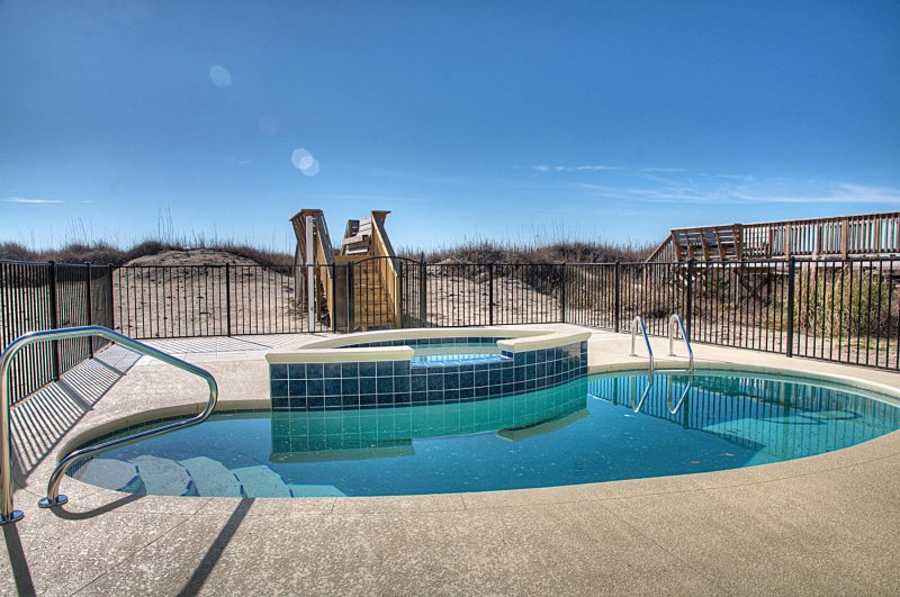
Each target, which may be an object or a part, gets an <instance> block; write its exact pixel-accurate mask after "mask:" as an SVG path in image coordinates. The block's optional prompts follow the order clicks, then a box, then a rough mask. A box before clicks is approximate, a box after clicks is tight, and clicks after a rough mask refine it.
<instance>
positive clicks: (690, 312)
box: [684, 259, 694, 338]
mask: <svg viewBox="0 0 900 597" xmlns="http://www.w3.org/2000/svg"><path fill="white" fill-rule="evenodd" d="M693 316H694V260H693V259H688V263H687V298H686V300H685V305H684V331H686V332H687V335H688V338H693V334H692V333H691V319H692V318H693Z"/></svg>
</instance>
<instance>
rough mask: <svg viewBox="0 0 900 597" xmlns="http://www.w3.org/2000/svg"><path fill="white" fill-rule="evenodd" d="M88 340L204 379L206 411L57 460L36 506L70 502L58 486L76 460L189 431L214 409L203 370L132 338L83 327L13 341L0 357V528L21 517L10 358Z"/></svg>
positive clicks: (212, 384) (214, 390)
mask: <svg viewBox="0 0 900 597" xmlns="http://www.w3.org/2000/svg"><path fill="white" fill-rule="evenodd" d="M88 336H100V337H101V338H106V339H107V340H112V341H113V342H116V343H118V344H121V345H122V346H125V347H127V348H130V349H131V350H134V351H135V352H138V353H140V354H144V355H147V356H149V357H153V358H155V359H158V360H160V361H162V362H164V363H167V364H169V365H172V366H174V367H177V368H179V369H181V370H183V371H187V372H188V373H191V374H193V375H196V376H198V377H201V378H203V379H204V380H205V381H206V383H207V385H208V386H209V398H208V399H207V402H206V407H205V408H204V409H203V411H202V412H200V413H199V414H198V415H197V416H195V417H191V418H190V419H187V420H184V421H177V422H175V423H170V424H168V425H164V426H162V427H157V428H155V429H150V430H148V431H142V432H141V433H135V434H133V435H129V436H127V437H123V438H119V439H114V440H109V441H106V442H102V443H99V444H96V445H93V446H88V447H86V448H81V449H80V450H75V451H74V452H72V453H71V454H69V455H67V456H66V457H65V458H63V459H62V460H60V462H59V464H57V465H56V468H55V469H53V473H52V474H51V475H50V481H49V482H48V483H47V497H45V498H42V499H41V500H40V501H39V502H38V505H39V506H40V507H41V508H53V507H54V506H61V505H63V504H65V503H66V502H68V501H69V498H68V497H66V496H65V495H63V494H60V493H59V485H60V482H61V481H62V477H63V474H64V473H65V471H66V469H67V468H68V466H69V465H70V464H71V463H72V462H73V461H75V460H78V459H79V458H82V457H84V456H87V455H88V454H93V453H95V452H101V451H103V450H106V449H108V448H112V447H114V446H119V445H122V444H128V443H131V442H134V441H137V440H140V439H144V438H147V437H151V436H155V435H162V434H163V433H168V432H169V431H174V430H176V429H180V428H182V427H189V426H191V425H197V424H198V423H202V422H203V421H205V420H206V419H207V418H209V416H210V415H211V414H212V412H213V410H215V408H216V401H217V400H218V396H219V389H218V386H217V385H216V380H215V378H214V377H213V376H212V374H210V373H209V372H208V371H206V370H205V369H201V368H200V367H197V366H196V365H192V364H191V363H187V362H185V361H182V360H181V359H178V358H176V357H173V356H172V355H170V354H167V353H165V352H163V351H161V350H157V349H156V348H153V347H152V346H148V345H147V344H144V343H143V342H138V341H137V340H134V339H133V338H129V337H128V336H124V335H122V334H120V333H118V332H114V331H113V330H111V329H109V328H105V327H101V326H85V327H75V328H66V329H61V330H46V331H41V332H31V333H29V334H25V335H24V336H20V337H18V338H16V339H15V340H13V341H12V342H11V343H10V344H9V346H7V347H6V349H5V350H4V351H3V354H2V355H0V525H3V524H8V523H11V522H17V521H19V520H21V519H22V517H23V516H24V513H23V512H22V511H21V510H15V509H14V507H13V506H14V505H13V479H12V433H11V431H12V430H11V421H10V407H11V404H10V392H9V366H10V362H11V361H12V359H13V357H14V356H16V354H18V353H19V351H21V350H22V349H23V348H25V347H26V346H29V345H31V344H38V343H41V342H51V341H53V340H65V339H68V338H86V337H88Z"/></svg>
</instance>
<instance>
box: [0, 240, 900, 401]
mask: <svg viewBox="0 0 900 597" xmlns="http://www.w3.org/2000/svg"><path fill="white" fill-rule="evenodd" d="M385 259H393V261H392V263H391V268H390V270H389V271H390V276H385V275H384V272H385V267H383V265H384V264H382V263H380V260H379V259H378V258H375V259H372V258H370V259H366V260H363V261H356V262H352V261H351V262H347V263H332V264H329V265H322V266H313V267H312V268H310V269H309V271H307V267H306V266H299V267H300V268H301V271H300V272H295V271H294V270H293V268H292V267H291V266H257V265H252V266H251V265H234V264H229V265H186V266H126V267H119V268H115V269H113V268H110V267H108V266H89V265H72V264H52V263H13V262H0V303H2V309H0V326H2V327H0V345H2V346H6V345H7V344H8V343H9V342H11V341H12V339H14V338H15V337H16V336H18V335H20V334H22V333H25V332H28V331H33V330H38V329H53V328H59V327H71V326H76V325H88V324H91V323H93V324H99V325H106V326H108V327H114V329H116V330H118V331H120V332H122V333H124V334H127V335H129V336H133V337H135V338H140V339H153V338H174V337H199V336H222V335H250V334H280V333H298V332H309V331H336V332H347V331H357V330H360V329H377V328H383V327H452V326H480V325H508V324H511V325H515V324H533V323H558V322H565V323H572V324H577V325H583V326H587V327H594V328H600V329H607V330H612V331H623V330H624V328H625V326H626V324H627V322H628V321H630V320H631V318H632V317H633V316H634V315H641V316H642V317H643V318H644V319H645V321H646V323H647V329H648V332H649V333H650V334H653V335H657V336H665V335H666V334H667V331H668V328H667V322H668V317H669V316H670V315H671V314H672V313H675V312H677V313H680V314H681V315H682V317H683V318H684V321H685V325H686V326H687V328H688V330H689V332H690V334H691V337H692V340H693V341H694V342H700V343H706V344H714V345H720V346H729V347H735V348H746V349H752V350H759V351H766V352H772V353H778V354H784V355H787V356H803V357H809V358H814V359H821V360H827V361H834V362H840V363H849V364H854V365H863V366H869V367H878V368H883V369H891V370H900V284H898V282H900V258H898V257H883V258H850V259H838V258H835V259H814V260H813V259H799V258H790V259H787V260H748V261H733V262H728V261H724V262H723V261H707V262H702V261H688V262H669V263H659V262H649V263H567V264H562V263H561V264H509V263H502V264H501V263H496V264H473V263H425V262H418V261H412V260H409V259H405V258H385ZM326 268H327V269H328V272H327V273H328V276H324V275H323V274H324V273H325V272H324V270H325V269H326ZM295 273H299V274H303V275H296V276H295V275H294V274H295ZM308 275H316V276H317V277H319V278H320V279H324V280H327V281H328V284H330V285H331V287H330V292H331V294H332V300H331V301H326V300H325V299H324V296H325V293H324V292H323V291H322V289H321V288H319V287H318V286H317V292H318V294H317V297H318V298H317V299H316V300H317V303H319V304H318V307H319V308H318V309H317V317H316V318H315V321H314V322H313V329H312V330H310V327H309V324H308V321H307V316H306V306H305V299H306V292H305V291H304V290H303V288H302V287H300V288H299V289H298V287H296V286H295V284H296V283H295V280H300V281H303V280H304V279H305V278H307V277H308ZM88 280H90V283H87V281H88ZM386 284H390V288H389V290H390V294H391V297H396V298H391V299H390V301H387V300H385V298H384V294H385V293H386V292H387V290H388V289H386V288H385V285H386ZM319 286H321V285H319ZM298 295H299V296H298ZM398 303H399V304H398ZM328 310H335V311H336V312H338V313H337V315H339V316H335V317H331V314H329V313H328ZM97 348H98V346H97V345H92V344H91V342H90V341H88V340H67V341H63V342H60V343H58V344H57V345H55V346H44V347H34V348H31V349H29V352H28V353H26V354H24V355H23V356H22V357H21V359H20V364H19V365H18V366H17V367H14V370H13V375H12V380H13V381H12V383H13V386H14V390H13V395H14V396H17V397H21V396H24V395H26V394H28V393H30V392H32V391H34V390H35V389H37V388H38V387H40V386H42V385H43V384H45V383H47V382H48V381H51V380H53V379H56V378H57V377H58V376H59V375H60V374H61V373H63V372H65V371H66V370H68V369H70V368H71V367H73V366H74V365H75V364H77V363H79V362H80V361H81V360H83V359H85V358H87V357H88V356H90V355H91V354H92V351H93V350H96V349H97Z"/></svg>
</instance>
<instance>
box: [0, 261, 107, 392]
mask: <svg viewBox="0 0 900 597" xmlns="http://www.w3.org/2000/svg"><path fill="white" fill-rule="evenodd" d="M111 280H112V268H110V267H109V266H96V265H94V266H92V265H89V264H70V263H53V262H50V263H21V262H9V261H0V305H2V309H0V346H2V347H4V348H5V347H6V346H7V345H8V344H9V343H10V342H12V341H13V340H14V339H15V338H17V337H18V336H21V335H22V334H25V333H27V332H31V331H36V330H45V329H57V328H68V327H75V326H81V325H102V326H106V327H112V326H113V313H112V304H113V296H112V284H111ZM105 344H106V341H105V340H102V339H93V338H83V339H70V340H60V341H55V342H51V343H48V344H40V345H35V346H29V347H26V348H25V349H24V350H23V351H22V352H21V353H19V355H18V356H16V357H15V359H14V360H13V361H12V363H11V366H10V377H9V383H10V396H11V398H12V400H13V402H17V401H19V400H21V399H22V398H24V397H25V396H27V395H28V394H30V393H32V392H34V391H35V390H37V389H38V388H40V387H41V386H43V385H45V384H47V383H49V382H51V381H53V380H56V379H59V377H60V375H62V374H63V373H65V372H66V371H68V370H69V369H71V368H72V367H74V366H75V365H77V364H78V363H80V362H82V361H83V360H85V359H87V358H89V357H91V356H93V354H94V351H95V350H98V349H100V348H101V347H102V346H104V345H105Z"/></svg>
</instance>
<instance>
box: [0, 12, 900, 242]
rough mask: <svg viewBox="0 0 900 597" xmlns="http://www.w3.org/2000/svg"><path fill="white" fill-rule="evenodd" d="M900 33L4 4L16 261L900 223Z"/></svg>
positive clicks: (845, 26)
mask: <svg viewBox="0 0 900 597" xmlns="http://www.w3.org/2000/svg"><path fill="white" fill-rule="evenodd" d="M898 32H900V3H897V2H862V1H859V2H856V1H854V2H846V1H843V2H790V1H779V2H701V1H684V2H676V1H674V0H670V1H661V2H644V1H623V2H555V3H547V2H534V3H529V2H524V1H516V2H498V1H491V2H488V1H484V0H482V1H477V2H465V1H456V2H437V1H434V2H375V1H366V2H362V1H360V2H339V1H334V0H332V1H325V2H227V1H217V2H212V1H211V2H200V1H197V2H175V1H171V2H170V1H162V0H156V1H149V0H147V1H143V0H115V1H114V0H91V1H86V2H30V1H24V0H0V87H2V89H3V91H2V93H0V221H2V234H0V240H18V241H25V242H28V243H34V244H37V245H40V246H46V245H49V244H59V243H60V242H63V241H65V240H70V239H72V238H74V237H79V236H83V235H85V234H86V235H89V236H91V237H93V238H95V239H106V240H112V241H114V242H118V243H121V244H127V243H129V242H130V241H132V240H134V239H136V238H142V237H144V236H147V235H153V234H155V233H156V232H157V229H158V227H159V223H160V220H162V221H163V222H164V223H165V225H166V227H168V223H169V222H170V221H171V223H172V225H173V226H174V231H175V232H176V233H183V234H188V235H190V234H192V233H198V234H206V235H218V236H219V237H222V238H233V239H235V240H239V241H243V240H251V241H253V242H257V243H260V244H264V245H272V244H274V245H276V246H287V245H288V244H289V242H290V238H291V236H290V235H291V231H290V227H289V224H288V222H287V219H288V218H289V216H290V215H292V214H293V213H294V212H295V211H297V210H298V209H300V208H301V207H321V208H323V209H324V210H325V212H326V215H327V216H328V219H329V222H330V223H331V228H332V233H333V234H334V233H337V232H339V231H340V230H342V228H343V221H344V220H346V219H347V218H349V217H358V216H361V215H364V214H365V213H366V212H367V211H368V210H370V209H373V208H376V209H389V210H392V211H393V214H392V216H390V218H389V220H388V225H389V230H390V232H391V236H392V238H393V239H394V242H395V244H397V245H404V246H412V247H423V248H428V247H432V246H435V245H440V244H453V243H455V242H458V241H461V240H464V239H471V238H473V237H475V236H478V237H481V238H495V239H501V240H502V239H509V240H513V241H524V242H527V241H529V240H531V239H532V238H533V237H534V236H535V235H538V236H545V237H546V236H551V237H553V236H557V235H565V236H568V237H571V238H602V239H608V240H616V241H626V240H629V239H632V240H638V241H656V240H660V239H661V238H662V237H664V236H665V234H666V231H667V230H668V228H670V227H674V226H686V225H693V224H714V223H723V222H732V221H759V220H766V219H782V218H794V217H813V216H823V215H837V214H843V213H862V212H869V211H886V210H896V209H900V117H898V116H900V34H898ZM298 150H300V151H298ZM160 214H163V216H162V218H161V215H160Z"/></svg>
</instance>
